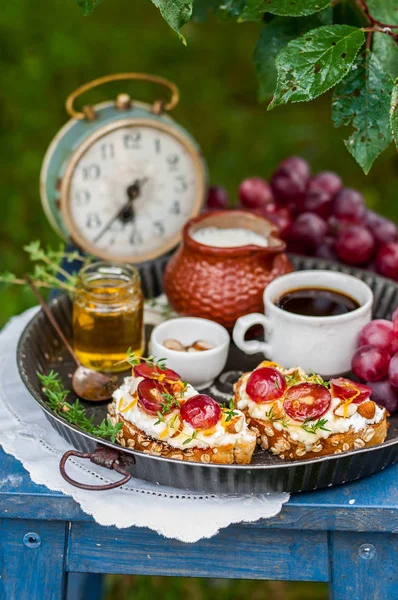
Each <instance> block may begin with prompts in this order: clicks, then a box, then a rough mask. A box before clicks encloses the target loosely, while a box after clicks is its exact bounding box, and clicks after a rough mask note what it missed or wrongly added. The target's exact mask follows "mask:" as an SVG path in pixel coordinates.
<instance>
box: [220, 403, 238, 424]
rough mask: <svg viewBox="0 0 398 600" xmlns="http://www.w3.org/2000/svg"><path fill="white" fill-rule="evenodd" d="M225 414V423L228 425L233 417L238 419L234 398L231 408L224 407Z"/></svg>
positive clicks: (230, 404)
mask: <svg viewBox="0 0 398 600" xmlns="http://www.w3.org/2000/svg"><path fill="white" fill-rule="evenodd" d="M223 412H224V415H225V422H226V423H228V422H229V421H231V419H232V418H233V417H236V415H237V414H238V413H237V412H236V410H235V403H234V400H233V398H231V400H230V401H229V408H226V407H224V408H223Z"/></svg>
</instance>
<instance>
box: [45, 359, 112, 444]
mask: <svg viewBox="0 0 398 600" xmlns="http://www.w3.org/2000/svg"><path fill="white" fill-rule="evenodd" d="M37 376H38V378H39V379H40V382H41V384H42V385H43V388H44V394H45V395H46V397H47V400H48V404H49V407H50V408H51V410H53V411H54V412H55V413H57V414H58V415H60V416H61V417H63V418H64V419H65V421H68V423H71V424H72V425H76V426H78V427H80V429H83V430H84V431H87V432H88V433H92V434H93V435H96V436H98V437H101V438H110V439H111V441H112V442H114V441H115V440H116V436H117V434H118V433H120V431H121V430H122V428H123V423H115V424H113V423H112V421H111V419H110V417H109V416H108V417H107V418H106V419H103V420H102V422H101V423H100V424H99V425H98V426H97V427H95V426H94V423H93V419H92V417H88V416H87V412H86V409H85V407H84V406H83V405H82V404H81V403H80V402H79V400H78V399H76V400H75V402H74V403H73V404H70V403H69V402H66V397H67V396H68V394H69V392H68V390H66V389H65V388H64V386H63V384H62V381H61V377H60V375H59V374H58V373H56V372H55V371H50V373H48V375H44V374H43V373H37Z"/></svg>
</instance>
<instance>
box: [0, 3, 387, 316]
mask: <svg viewBox="0 0 398 600" xmlns="http://www.w3.org/2000/svg"><path fill="white" fill-rule="evenodd" d="M260 28H261V25H260V24H258V23H250V24H249V23H246V24H245V23H244V24H237V23H234V22H232V21H228V22H227V21H223V22H218V21H217V20H216V19H215V18H214V17H212V18H211V19H210V20H209V21H208V22H206V23H189V24H188V25H187V26H186V27H185V28H184V34H185V36H186V38H187V42H188V46H187V47H184V46H183V45H182V44H181V42H180V41H179V39H178V37H177V36H176V35H175V34H174V33H173V32H172V31H171V30H170V29H169V28H168V26H167V25H166V24H165V22H164V21H163V19H162V18H161V16H160V14H159V13H158V11H157V9H156V8H155V7H154V6H153V5H152V3H151V2H150V1H149V0H135V1H134V2H132V1H131V0H103V1H102V3H101V4H100V6H99V7H98V8H97V9H96V10H95V11H94V13H93V14H92V15H91V16H89V17H84V16H83V14H82V12H81V10H80V9H79V8H78V7H77V6H76V4H75V2H74V0H69V1H68V2H65V0H41V1H40V2H39V3H37V2H31V1H29V0H14V1H13V2H7V3H3V6H2V9H1V14H0V71H1V83H2V85H1V92H0V114H1V130H0V136H1V145H0V148H1V153H2V160H1V162H0V177H1V185H2V194H1V198H2V209H3V210H2V219H1V235H0V244H1V254H0V256H1V262H0V271H5V270H9V271H12V272H14V273H17V274H22V273H23V272H24V271H25V270H26V269H27V268H28V264H27V260H26V256H25V254H24V252H23V250H22V246H23V245H24V244H25V243H27V242H28V241H30V240H32V239H37V238H39V239H40V240H42V241H43V242H44V243H55V242H56V241H57V236H56V235H55V234H54V233H53V231H52V230H51V228H50V226H49V225H48V223H47V222H46V219H45V217H44V214H43V212H42V209H41V205H40V198H39V192H38V187H39V172H40V166H41V161H42V158H43V155H44V153H45V151H46V148H47V146H48V145H49V143H50V141H51V139H52V137H53V136H54V135H55V133H56V132H57V131H58V129H59V128H60V127H61V126H62V125H63V124H64V123H65V121H66V113H65V110H64V102H65V99H66V97H67V95H68V94H69V93H70V92H71V91H72V90H73V89H75V88H76V87H78V86H79V85H81V84H82V83H84V82H86V81H89V80H91V79H93V78H95V77H98V76H100V75H103V74H107V73H112V72H118V71H146V72H149V73H157V74H159V75H162V76H164V77H167V78H170V79H172V80H173V81H175V82H176V83H177V84H178V86H179V87H180V90H181V103H180V105H179V106H178V107H177V109H176V110H175V111H174V113H173V116H174V117H175V118H176V119H177V120H178V121H180V122H181V123H182V125H183V126H185V127H186V128H187V129H188V130H189V131H191V132H192V134H193V135H194V136H195V137H196V138H197V140H198V141H199V143H200V145H201V147H202V149H203V151H204V154H205V156H206V158H207V161H208V165H209V171H210V180H211V183H219V184H222V185H225V186H226V187H227V188H228V189H229V191H230V193H231V197H232V198H233V199H234V198H235V194H236V188H237V185H238V183H239V182H240V180H241V179H242V178H244V177H247V176H252V175H262V176H265V177H268V176H269V174H270V172H271V171H272V169H273V168H274V167H275V166H276V164H277V163H278V161H279V160H280V159H282V158H283V157H285V156H287V155H289V154H292V153H300V154H302V155H304V156H305V157H306V158H307V159H309V160H310V162H311V164H312V167H313V170H314V171H317V170H320V169H334V170H336V171H337V172H338V173H340V174H341V175H342V176H343V178H344V180H345V182H346V184H347V185H350V186H354V187H358V188H359V189H361V190H362V191H363V192H364V193H365V195H366V197H367V200H368V203H369V204H370V205H372V206H374V207H377V209H378V210H380V212H382V213H384V214H386V215H389V216H391V217H393V218H394V217H395V218H397V217H398V206H397V205H396V203H394V199H395V198H396V196H397V192H398V178H397V176H396V167H397V162H396V161H397V159H396V154H395V151H394V149H393V148H392V147H391V149H390V150H389V151H388V152H386V153H384V155H382V157H381V158H380V159H379V160H378V161H377V162H376V165H375V166H374V168H373V170H372V171H371V173H370V175H369V176H368V177H366V176H365V175H364V174H363V173H362V172H361V170H360V168H359V167H358V165H357V164H356V163H355V161H354V159H353V158H352V157H351V156H350V155H349V154H348V153H347V151H346V150H345V148H344V145H343V142H342V137H341V136H342V132H341V131H338V130H335V129H334V128H333V125H332V122H331V117H330V113H331V109H330V98H329V97H324V98H320V99H318V100H317V101H315V102H313V103H310V104H295V105H292V106H289V107H286V108H279V109H276V110H274V111H272V112H269V113H267V112H266V108H265V106H264V105H260V104H258V103H257V100H256V92H257V83H256V79H255V75H254V71H253V68H252V64H251V54H252V51H253V47H254V44H255V42H256V39H257V37H258V35H259V31H260ZM127 89H128V90H129V91H130V92H131V94H132V95H133V97H137V98H140V99H147V100H152V99H153V89H151V88H149V87H147V88H145V87H142V86H141V85H140V86H139V87H138V85H136V86H134V84H128V86H127ZM120 90H121V88H120V84H117V85H116V84H115V85H113V87H112V86H109V87H108V88H106V89H105V90H104V91H103V92H100V91H98V92H95V93H94V92H93V93H92V95H91V98H90V101H93V102H96V101H100V100H103V99H107V98H113V97H115V96H116V94H117V93H118V92H119V91H120ZM86 98H87V97H86ZM33 303H34V301H33V298H32V296H31V295H30V292H28V291H25V290H23V289H21V288H19V287H16V286H15V287H14V288H8V289H5V290H2V302H1V314H0V325H2V324H3V323H4V322H6V321H7V319H8V318H9V317H10V316H11V315H13V314H16V313H19V312H21V311H22V310H23V309H25V308H26V307H28V306H30V305H32V304H33Z"/></svg>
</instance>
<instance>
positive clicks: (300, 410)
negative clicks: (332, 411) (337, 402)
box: [283, 383, 332, 421]
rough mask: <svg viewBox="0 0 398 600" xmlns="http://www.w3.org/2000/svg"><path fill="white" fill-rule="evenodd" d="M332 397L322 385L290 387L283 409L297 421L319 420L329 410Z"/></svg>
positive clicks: (301, 384) (306, 384) (304, 384)
mask: <svg viewBox="0 0 398 600" xmlns="http://www.w3.org/2000/svg"><path fill="white" fill-rule="evenodd" d="M331 401H332V397H331V395H330V392H329V390H328V389H327V388H326V387H325V386H324V385H321V384H320V383H298V384H297V385H293V386H292V387H290V388H289V389H288V390H287V392H286V395H285V399H284V401H283V407H284V409H285V411H286V414H287V415H289V417H290V418H291V419H294V420H295V421H305V420H306V419H311V420H313V419H319V417H321V416H322V415H323V414H325V412H326V411H327V410H328V408H329V406H330V403H331Z"/></svg>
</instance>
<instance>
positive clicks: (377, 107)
mask: <svg viewBox="0 0 398 600" xmlns="http://www.w3.org/2000/svg"><path fill="white" fill-rule="evenodd" d="M392 87H393V84H392V81H391V78H390V76H389V75H386V74H385V73H384V71H383V69H382V66H381V64H380V62H379V60H378V58H377V57H376V56H375V55H374V54H373V53H372V52H368V51H367V52H365V53H363V54H361V55H360V56H358V58H357V60H356V61H355V63H354V65H353V67H352V69H351V71H350V73H349V74H348V76H347V77H346V78H345V79H344V80H343V81H342V82H341V83H340V85H338V86H337V88H336V89H335V92H334V96H333V121H334V124H335V126H336V127H340V126H342V125H345V126H352V127H353V128H354V131H353V133H352V134H351V135H350V137H349V138H348V140H346V141H345V145H346V147H347V149H348V150H349V152H350V153H351V154H352V156H353V157H354V158H355V160H356V161H357V162H358V163H359V164H360V166H361V167H362V169H363V170H364V171H365V173H368V172H369V170H370V168H371V166H372V164H373V161H374V160H375V158H377V156H378V155H379V154H380V153H381V152H383V150H385V149H386V148H387V146H388V145H389V143H390V142H391V139H392V138H391V128H390V121H389V110H390V105H391V93H392Z"/></svg>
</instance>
